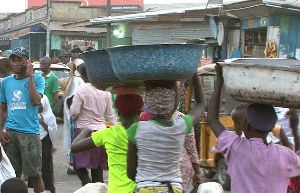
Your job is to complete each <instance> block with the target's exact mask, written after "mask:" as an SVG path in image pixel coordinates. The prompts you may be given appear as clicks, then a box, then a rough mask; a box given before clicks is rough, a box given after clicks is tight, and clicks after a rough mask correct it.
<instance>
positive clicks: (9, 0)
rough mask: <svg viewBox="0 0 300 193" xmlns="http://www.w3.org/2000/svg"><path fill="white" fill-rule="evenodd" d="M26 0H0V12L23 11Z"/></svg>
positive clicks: (147, 0) (163, 0) (156, 0)
mask: <svg viewBox="0 0 300 193" xmlns="http://www.w3.org/2000/svg"><path fill="white" fill-rule="evenodd" d="M206 1H207V0H144V4H168V3H200V2H206ZM25 7H26V0H0V13H18V12H23V11H25Z"/></svg>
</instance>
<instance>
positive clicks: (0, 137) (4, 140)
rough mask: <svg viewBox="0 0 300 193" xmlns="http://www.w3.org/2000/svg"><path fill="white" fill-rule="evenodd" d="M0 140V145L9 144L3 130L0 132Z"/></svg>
mask: <svg viewBox="0 0 300 193" xmlns="http://www.w3.org/2000/svg"><path fill="white" fill-rule="evenodd" d="M0 140H1V144H2V145H6V144H8V143H9V138H8V136H7V134H6V133H5V132H4V131H3V130H0Z"/></svg>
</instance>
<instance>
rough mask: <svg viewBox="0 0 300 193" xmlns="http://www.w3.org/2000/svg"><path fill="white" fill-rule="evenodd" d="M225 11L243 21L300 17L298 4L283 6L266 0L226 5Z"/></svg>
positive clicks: (251, 0)
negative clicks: (273, 16)
mask: <svg viewBox="0 0 300 193" xmlns="http://www.w3.org/2000/svg"><path fill="white" fill-rule="evenodd" d="M223 10H224V11H225V12H229V13H231V14H233V15H235V16H236V17H238V18H239V19H241V20H245V19H251V18H257V17H266V16H270V15H284V16H299V15H300V13H299V12H300V6H298V5H297V4H283V3H276V2H275V1H266V0H250V1H243V2H238V3H232V4H228V5H224V6H223Z"/></svg>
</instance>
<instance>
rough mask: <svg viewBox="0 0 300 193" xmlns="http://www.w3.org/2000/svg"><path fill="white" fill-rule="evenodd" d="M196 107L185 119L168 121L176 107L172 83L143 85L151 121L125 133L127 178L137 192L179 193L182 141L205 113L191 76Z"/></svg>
mask: <svg viewBox="0 0 300 193" xmlns="http://www.w3.org/2000/svg"><path fill="white" fill-rule="evenodd" d="M193 81H194V89H195V101H196V105H195V106H194V108H193V109H191V110H190V112H189V113H188V115H184V116H182V117H180V118H178V119H176V120H173V119H171V117H172V115H173V113H174V112H175V110H176V107H177V105H178V99H179V93H178V85H177V82H176V81H147V82H145V86H146V101H147V105H148V108H149V110H150V113H151V116H152V120H150V121H140V122H138V123H134V124H133V125H132V126H131V127H130V128H129V129H128V130H127V133H128V138H129V144H128V154H127V168H128V169H127V173H128V177H129V178H130V179H132V180H135V181H136V183H137V189H136V191H137V192H139V193H141V192H163V191H166V192H167V191H169V192H178V193H179V192H182V179H181V173H180V169H179V165H178V162H179V161H180V159H181V152H182V148H183V143H184V139H185V136H186V134H187V133H190V132H191V129H192V127H193V125H195V124H196V123H198V122H199V121H200V119H201V114H202V113H203V112H204V109H205V100H204V94H203V88H202V85H201V83H200V80H199V76H198V75H197V74H196V75H194V76H193Z"/></svg>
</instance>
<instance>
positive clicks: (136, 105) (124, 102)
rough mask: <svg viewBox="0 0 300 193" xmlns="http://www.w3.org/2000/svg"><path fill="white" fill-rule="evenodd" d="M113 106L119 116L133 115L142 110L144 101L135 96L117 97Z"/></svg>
mask: <svg viewBox="0 0 300 193" xmlns="http://www.w3.org/2000/svg"><path fill="white" fill-rule="evenodd" d="M115 106H116V108H117V109H118V112H119V113H120V114H135V113H138V112H139V111H140V110H141V109H142V108H143V106H144V100H143V98H142V97H141V96H140V95H137V94H125V95H118V96H117V99H116V101H115Z"/></svg>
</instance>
